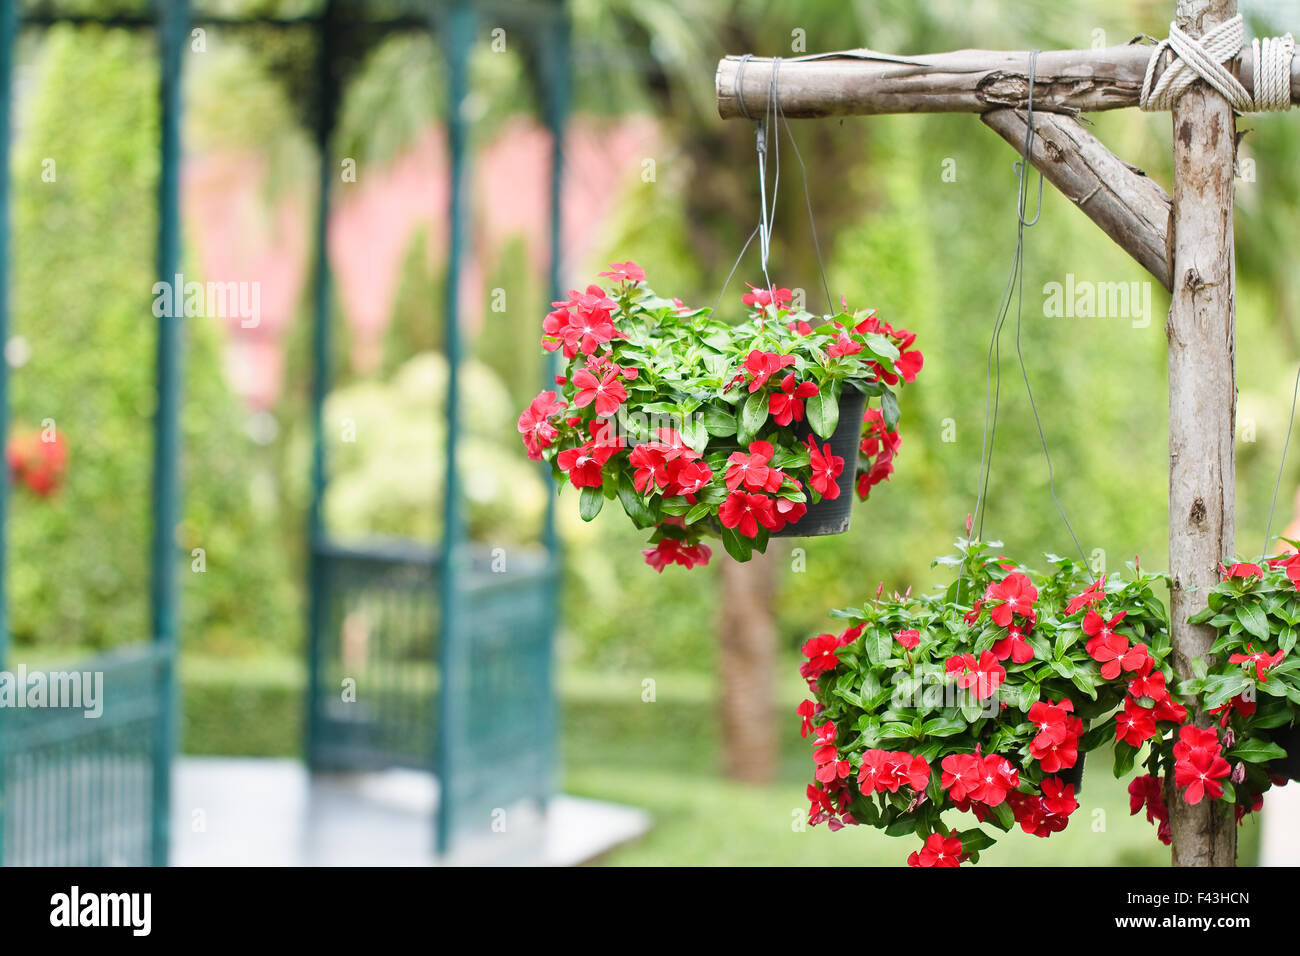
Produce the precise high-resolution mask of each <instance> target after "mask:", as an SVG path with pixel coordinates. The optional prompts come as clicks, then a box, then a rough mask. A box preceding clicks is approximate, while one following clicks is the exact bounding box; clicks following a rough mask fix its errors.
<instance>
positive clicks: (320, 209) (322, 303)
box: [305, 0, 339, 770]
mask: <svg viewBox="0 0 1300 956" xmlns="http://www.w3.org/2000/svg"><path fill="white" fill-rule="evenodd" d="M334 14H335V6H334V0H326V4H325V9H324V10H323V11H322V14H321V19H320V26H319V31H318V36H317V53H316V83H317V89H318V90H319V99H318V101H317V104H316V106H317V109H316V117H315V120H316V122H315V126H316V129H315V133H316V150H317V170H318V174H319V177H320V178H319V181H318V182H317V185H316V222H315V234H314V236H313V249H312V382H311V422H312V447H311V505H310V509H309V512H308V516H307V694H306V701H305V703H306V710H307V712H306V714H305V717H306V727H305V731H306V737H307V739H306V748H305V749H306V751H307V767H308V769H310V770H315V769H317V765H318V762H319V749H320V748H319V744H320V716H319V705H320V695H319V688H320V672H321V628H322V627H323V624H324V601H325V595H326V591H327V590H328V587H329V573H328V571H329V568H328V565H327V563H326V561H325V560H324V558H323V557H322V555H321V549H322V547H323V546H324V545H325V543H326V537H327V536H326V531H325V521H324V516H323V515H322V512H321V508H322V504H323V499H324V497H325V485H326V481H327V479H326V471H325V421H324V406H325V396H326V394H327V393H328V392H329V387H330V352H331V347H330V342H331V335H330V318H331V308H330V305H331V297H330V265H329V246H328V240H329V216H330V193H331V186H332V184H333V181H334V168H333V165H332V163H331V157H330V136H331V134H332V133H333V130H334V119H335V115H336V113H337V109H338V92H339V91H338V87H337V83H336V80H335V77H334V74H333V70H332V69H331V65H332V64H331V61H332V59H333V54H334V29H335V28H334Z"/></svg>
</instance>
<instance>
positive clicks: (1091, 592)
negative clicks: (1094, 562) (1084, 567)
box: [1065, 574, 1106, 617]
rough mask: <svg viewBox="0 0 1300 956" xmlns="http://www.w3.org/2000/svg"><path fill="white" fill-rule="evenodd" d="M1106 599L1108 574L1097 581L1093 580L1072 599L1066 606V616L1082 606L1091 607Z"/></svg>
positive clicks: (1076, 611) (1074, 612)
mask: <svg viewBox="0 0 1300 956" xmlns="http://www.w3.org/2000/svg"><path fill="white" fill-rule="evenodd" d="M1105 599H1106V575H1104V574H1103V575H1102V576H1101V577H1100V578H1098V579H1097V580H1096V581H1093V582H1092V583H1091V584H1089V585H1088V586H1087V587H1086V588H1084V589H1083V593H1082V594H1079V595H1078V596H1076V597H1073V598H1071V599H1070V603H1069V604H1067V605H1066V606H1065V616H1066V617H1069V616H1070V615H1072V614H1076V613H1078V611H1079V609H1080V608H1085V607H1090V606H1091V605H1093V604H1097V603H1100V602H1101V601H1104V600H1105Z"/></svg>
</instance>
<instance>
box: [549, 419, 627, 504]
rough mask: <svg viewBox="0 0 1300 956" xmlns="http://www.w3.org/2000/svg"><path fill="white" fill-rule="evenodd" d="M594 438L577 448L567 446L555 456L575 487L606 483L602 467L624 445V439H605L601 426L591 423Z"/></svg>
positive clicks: (590, 486)
mask: <svg viewBox="0 0 1300 956" xmlns="http://www.w3.org/2000/svg"><path fill="white" fill-rule="evenodd" d="M591 432H592V438H591V440H590V441H588V442H585V443H584V444H582V445H581V446H579V447H577V448H566V449H564V451H562V452H560V453H559V454H558V455H556V456H555V460H556V463H557V464H558V465H559V466H560V470H561V471H563V472H565V473H566V474H567V475H568V476H569V481H570V482H572V483H573V487H575V488H599V487H600V486H601V485H602V484H603V483H604V476H603V475H602V474H601V469H602V468H603V467H604V466H605V463H606V462H607V461H609V459H610V458H611V457H613V455H614V453H615V452H617V451H618V450H619V449H620V448H621V447H622V444H623V442H622V439H621V438H620V439H617V440H615V441H608V440H605V439H604V438H603V437H602V436H601V426H600V425H599V424H598V423H596V422H592V423H591Z"/></svg>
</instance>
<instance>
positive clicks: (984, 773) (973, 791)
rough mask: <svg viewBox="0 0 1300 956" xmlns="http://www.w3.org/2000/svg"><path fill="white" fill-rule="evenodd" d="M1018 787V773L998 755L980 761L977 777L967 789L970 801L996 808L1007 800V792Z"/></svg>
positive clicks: (991, 755)
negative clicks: (973, 783)
mask: <svg viewBox="0 0 1300 956" xmlns="http://www.w3.org/2000/svg"><path fill="white" fill-rule="evenodd" d="M1019 785H1020V772H1019V771H1018V770H1016V768H1015V767H1013V766H1011V762H1010V761H1008V760H1007V759H1006V758H1005V757H1002V756H999V755H998V754H990V755H989V756H987V757H985V758H984V759H983V760H981V761H980V767H979V776H978V777H977V779H976V781H975V785H974V786H973V787H969V788H968V789H967V793H968V794H969V796H970V799H972V800H978V801H979V802H980V803H982V804H984V805H985V806H989V807H996V806H998V805H1000V804H1001V803H1002V801H1003V800H1005V799H1006V798H1007V791H1008V790H1014V789H1015V788H1016V787H1017V786H1019Z"/></svg>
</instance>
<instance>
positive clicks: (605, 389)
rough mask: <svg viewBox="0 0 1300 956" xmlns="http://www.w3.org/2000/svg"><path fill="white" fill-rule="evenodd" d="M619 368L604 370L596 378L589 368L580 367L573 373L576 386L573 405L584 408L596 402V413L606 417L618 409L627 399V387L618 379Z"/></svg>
mask: <svg viewBox="0 0 1300 956" xmlns="http://www.w3.org/2000/svg"><path fill="white" fill-rule="evenodd" d="M618 379H619V370H618V369H617V368H612V369H610V370H609V371H607V372H605V373H604V374H603V375H602V377H601V378H596V376H594V375H592V374H591V372H590V370H588V369H586V368H580V369H578V371H576V372H574V373H573V384H574V385H575V386H576V387H577V389H578V391H577V394H575V395H574V396H573V406H574V407H575V408H586V407H587V406H588V405H590V404H591V403H592V402H595V403H596V414H597V415H599V416H600V417H601V418H608V417H609V416H610V415H613V414H614V413H615V412H616V411H618V407H619V406H620V405H622V404H623V403H624V402H625V401H627V389H625V388H624V387H623V383H622V382H620V381H619V380H618Z"/></svg>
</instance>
